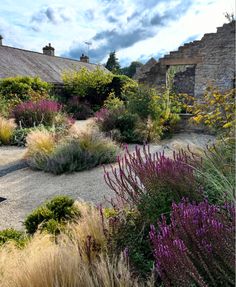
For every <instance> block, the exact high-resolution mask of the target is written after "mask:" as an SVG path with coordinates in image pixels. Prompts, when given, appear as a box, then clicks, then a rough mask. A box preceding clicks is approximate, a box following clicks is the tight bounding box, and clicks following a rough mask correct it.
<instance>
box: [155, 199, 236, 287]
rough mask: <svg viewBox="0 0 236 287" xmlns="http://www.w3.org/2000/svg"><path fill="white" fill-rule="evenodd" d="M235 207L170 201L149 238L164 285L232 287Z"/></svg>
mask: <svg viewBox="0 0 236 287" xmlns="http://www.w3.org/2000/svg"><path fill="white" fill-rule="evenodd" d="M234 234H235V209H234V207H233V206H232V205H225V206H224V207H222V208H220V207H217V206H215V205H210V204H209V203H208V202H202V203H200V204H195V203H189V202H188V201H182V202H181V203H179V204H173V206H172V213H171V223H170V224H169V225H168V224H167V223H166V219H165V217H163V218H162V221H161V222H160V223H159V228H158V230H157V231H156V230H155V228H154V226H151V231H150V239H151V242H152V245H153V255H154V257H155V262H156V270H157V272H158V274H159V275H160V277H161V280H162V281H163V283H164V286H186V287H187V286H204V287H205V286H234V273H235V272H234V271H235V270H234V268H235V248H234V247H235V241H234Z"/></svg>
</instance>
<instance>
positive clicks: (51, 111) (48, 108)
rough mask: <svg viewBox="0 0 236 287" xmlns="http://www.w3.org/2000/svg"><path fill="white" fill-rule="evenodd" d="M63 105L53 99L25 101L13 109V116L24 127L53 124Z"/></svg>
mask: <svg viewBox="0 0 236 287" xmlns="http://www.w3.org/2000/svg"><path fill="white" fill-rule="evenodd" d="M60 110H61V105H60V104H59V103H57V102H55V101H52V100H41V101H39V102H32V101H29V102H24V103H21V104H19V105H17V106H16V107H15V108H14V110H13V112H12V113H13V117H14V118H15V119H16V122H17V123H18V124H20V125H21V126H22V127H33V126H38V125H40V124H42V125H45V126H51V125H52V124H53V123H54V120H55V117H56V115H57V114H58V113H59V112H60Z"/></svg>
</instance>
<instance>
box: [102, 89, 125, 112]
mask: <svg viewBox="0 0 236 287" xmlns="http://www.w3.org/2000/svg"><path fill="white" fill-rule="evenodd" d="M104 107H105V108H106V109H108V110H109V111H112V110H119V109H122V108H124V101H122V100H121V99H119V98H118V97H116V96H115V93H114V92H113V93H110V94H109V96H108V97H107V99H106V100H105V101H104Z"/></svg>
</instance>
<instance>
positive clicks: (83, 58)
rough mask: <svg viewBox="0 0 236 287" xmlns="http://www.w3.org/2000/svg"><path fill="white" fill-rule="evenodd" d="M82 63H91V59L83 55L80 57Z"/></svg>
mask: <svg viewBox="0 0 236 287" xmlns="http://www.w3.org/2000/svg"><path fill="white" fill-rule="evenodd" d="M80 61H81V62H84V63H89V57H88V56H85V55H84V54H82V55H81V57H80Z"/></svg>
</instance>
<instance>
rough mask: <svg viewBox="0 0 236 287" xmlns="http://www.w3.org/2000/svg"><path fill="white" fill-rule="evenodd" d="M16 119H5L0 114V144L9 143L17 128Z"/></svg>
mask: <svg viewBox="0 0 236 287" xmlns="http://www.w3.org/2000/svg"><path fill="white" fill-rule="evenodd" d="M16 126H17V125H16V124H15V122H14V119H5V118H4V117H2V116H1V115H0V144H9V143H10V142H11V139H12V137H13V134H14V131H15V129H16Z"/></svg>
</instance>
